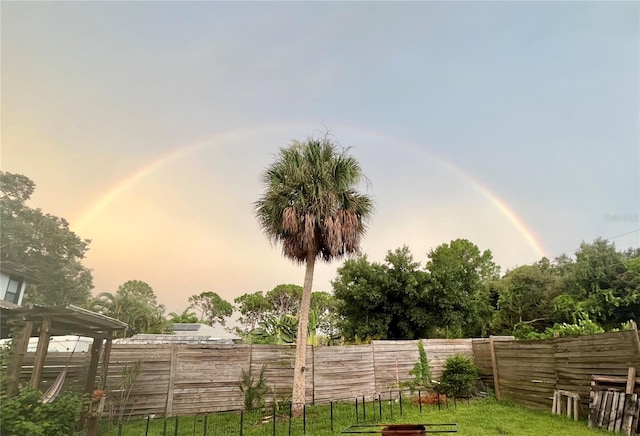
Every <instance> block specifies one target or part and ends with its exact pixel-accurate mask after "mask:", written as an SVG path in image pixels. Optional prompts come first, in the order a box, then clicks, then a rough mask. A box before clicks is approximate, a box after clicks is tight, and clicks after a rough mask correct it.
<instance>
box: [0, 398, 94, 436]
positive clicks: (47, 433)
mask: <svg viewBox="0 0 640 436" xmlns="http://www.w3.org/2000/svg"><path fill="white" fill-rule="evenodd" d="M41 399H42V393H41V392H40V391H38V390H35V389H24V390H23V391H22V392H20V394H18V395H17V396H15V397H13V398H11V399H6V398H3V399H2V404H1V406H0V429H1V431H0V434H1V435H2V436H68V435H69V434H72V432H73V428H74V426H75V424H76V420H77V419H78V416H79V414H80V411H81V409H82V404H83V399H82V396H80V395H77V394H72V393H65V394H61V395H60V396H59V397H58V398H56V399H55V400H54V401H52V402H51V403H47V404H44V403H42V402H41Z"/></svg>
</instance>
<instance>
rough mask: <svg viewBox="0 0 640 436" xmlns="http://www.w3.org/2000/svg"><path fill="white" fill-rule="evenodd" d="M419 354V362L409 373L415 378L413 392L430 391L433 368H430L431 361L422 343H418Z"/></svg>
mask: <svg viewBox="0 0 640 436" xmlns="http://www.w3.org/2000/svg"><path fill="white" fill-rule="evenodd" d="M418 353H419V358H418V361H417V362H416V364H415V365H414V367H413V369H412V370H411V371H410V372H409V375H412V376H413V377H414V380H413V383H412V389H411V390H412V391H413V390H414V389H430V388H431V386H432V380H431V377H432V376H431V367H430V366H429V359H428V358H427V352H426V351H425V350H424V345H423V344H422V341H419V342H418Z"/></svg>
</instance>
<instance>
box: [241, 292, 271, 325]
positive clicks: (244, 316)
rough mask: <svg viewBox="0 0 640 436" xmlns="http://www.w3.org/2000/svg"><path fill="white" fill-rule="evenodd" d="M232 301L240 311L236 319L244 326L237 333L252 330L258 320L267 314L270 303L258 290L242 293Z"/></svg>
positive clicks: (261, 319) (262, 319)
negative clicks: (238, 317)
mask: <svg viewBox="0 0 640 436" xmlns="http://www.w3.org/2000/svg"><path fill="white" fill-rule="evenodd" d="M233 302H234V303H236V307H237V309H238V311H239V312H240V319H239V320H238V321H239V322H240V324H242V327H243V328H244V331H242V329H241V330H240V331H239V333H248V332H250V331H252V330H254V329H255V328H256V327H257V326H258V324H259V323H260V322H262V321H264V320H265V319H266V318H267V316H269V309H270V307H271V305H270V304H269V301H268V300H267V299H266V298H265V296H264V294H263V293H262V292H260V291H258V292H253V293H247V294H243V295H241V296H239V297H237V298H236V299H235V300H233Z"/></svg>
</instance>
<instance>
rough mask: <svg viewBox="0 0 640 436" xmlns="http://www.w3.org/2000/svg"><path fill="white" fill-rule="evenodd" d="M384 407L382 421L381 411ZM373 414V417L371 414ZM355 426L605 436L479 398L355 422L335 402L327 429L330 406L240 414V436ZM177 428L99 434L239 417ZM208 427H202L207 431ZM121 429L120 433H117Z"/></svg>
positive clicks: (223, 432) (221, 429)
mask: <svg viewBox="0 0 640 436" xmlns="http://www.w3.org/2000/svg"><path fill="white" fill-rule="evenodd" d="M381 407H382V420H380V408H381ZM374 414H375V416H374ZM356 421H357V422H359V423H363V422H367V423H374V422H383V423H456V424H457V425H458V433H457V434H459V435H470V436H471V435H474V436H475V435H477V436H484V435H522V436H528V435H531V436H533V435H536V436H538V435H543V436H582V435H598V434H606V433H605V432H601V431H597V430H591V429H589V428H587V425H586V422H584V421H578V422H575V421H573V420H569V419H567V418H566V417H561V416H556V415H552V414H551V413H550V412H540V411H531V410H527V409H525V408H523V407H520V406H516V405H512V404H508V403H504V402H497V401H494V400H489V399H487V400H477V401H472V402H471V403H470V404H467V403H466V402H462V403H458V404H457V406H456V407H454V406H453V403H452V402H451V401H450V402H449V406H448V407H444V406H443V408H442V410H438V407H437V406H423V408H422V412H420V409H419V407H418V406H415V405H413V404H411V403H410V402H408V401H405V402H404V404H403V408H402V416H400V405H399V404H398V403H397V402H395V403H393V404H390V403H389V402H388V401H383V403H382V405H380V404H375V405H374V404H373V403H367V408H366V409H365V410H364V411H363V409H362V404H360V405H359V409H358V418H357V419H356V414H355V404H348V403H341V404H334V407H333V423H334V428H333V431H332V430H331V409H330V407H329V406H328V405H322V406H308V407H307V413H306V423H305V422H304V421H303V420H302V418H300V419H292V420H290V419H289V415H288V413H283V414H282V415H280V416H278V417H277V419H276V422H275V425H274V422H273V415H272V414H270V413H262V414H257V413H252V414H243V416H242V435H243V436H270V435H276V436H287V435H296V436H297V435H303V434H304V433H305V432H304V427H305V425H306V434H307V435H310V436H325V435H326V436H329V435H338V434H340V433H341V431H342V430H343V429H345V428H346V427H348V426H350V425H352V424H356ZM177 424H178V428H177V429H176V420H175V418H170V419H167V420H164V419H152V420H149V421H147V420H139V421H131V422H127V423H125V424H123V426H122V428H121V429H119V428H118V426H117V425H109V424H107V423H103V424H102V426H101V431H100V435H101V436H145V435H146V436H176V435H177V436H204V435H206V436H236V435H240V434H241V432H240V427H241V417H240V414H235V413H218V414H211V415H208V416H206V418H205V416H197V417H179V418H178V420H177ZM205 424H206V429H205ZM119 430H120V432H119Z"/></svg>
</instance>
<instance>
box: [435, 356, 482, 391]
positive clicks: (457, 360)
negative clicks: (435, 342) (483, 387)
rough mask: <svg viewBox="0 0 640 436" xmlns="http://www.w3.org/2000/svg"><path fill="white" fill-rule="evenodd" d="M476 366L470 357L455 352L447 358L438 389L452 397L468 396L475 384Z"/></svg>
mask: <svg viewBox="0 0 640 436" xmlns="http://www.w3.org/2000/svg"><path fill="white" fill-rule="evenodd" d="M479 373H480V371H479V369H478V367H477V366H476V364H475V363H474V362H473V359H472V358H471V357H467V356H464V355H462V354H456V355H454V356H451V357H449V358H448V359H447V361H446V363H445V364H444V371H443V373H442V377H441V378H440V391H442V392H444V393H446V394H447V395H449V396H452V397H468V396H470V395H471V391H472V389H473V387H474V386H475V384H476V381H477V379H478V374H479Z"/></svg>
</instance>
